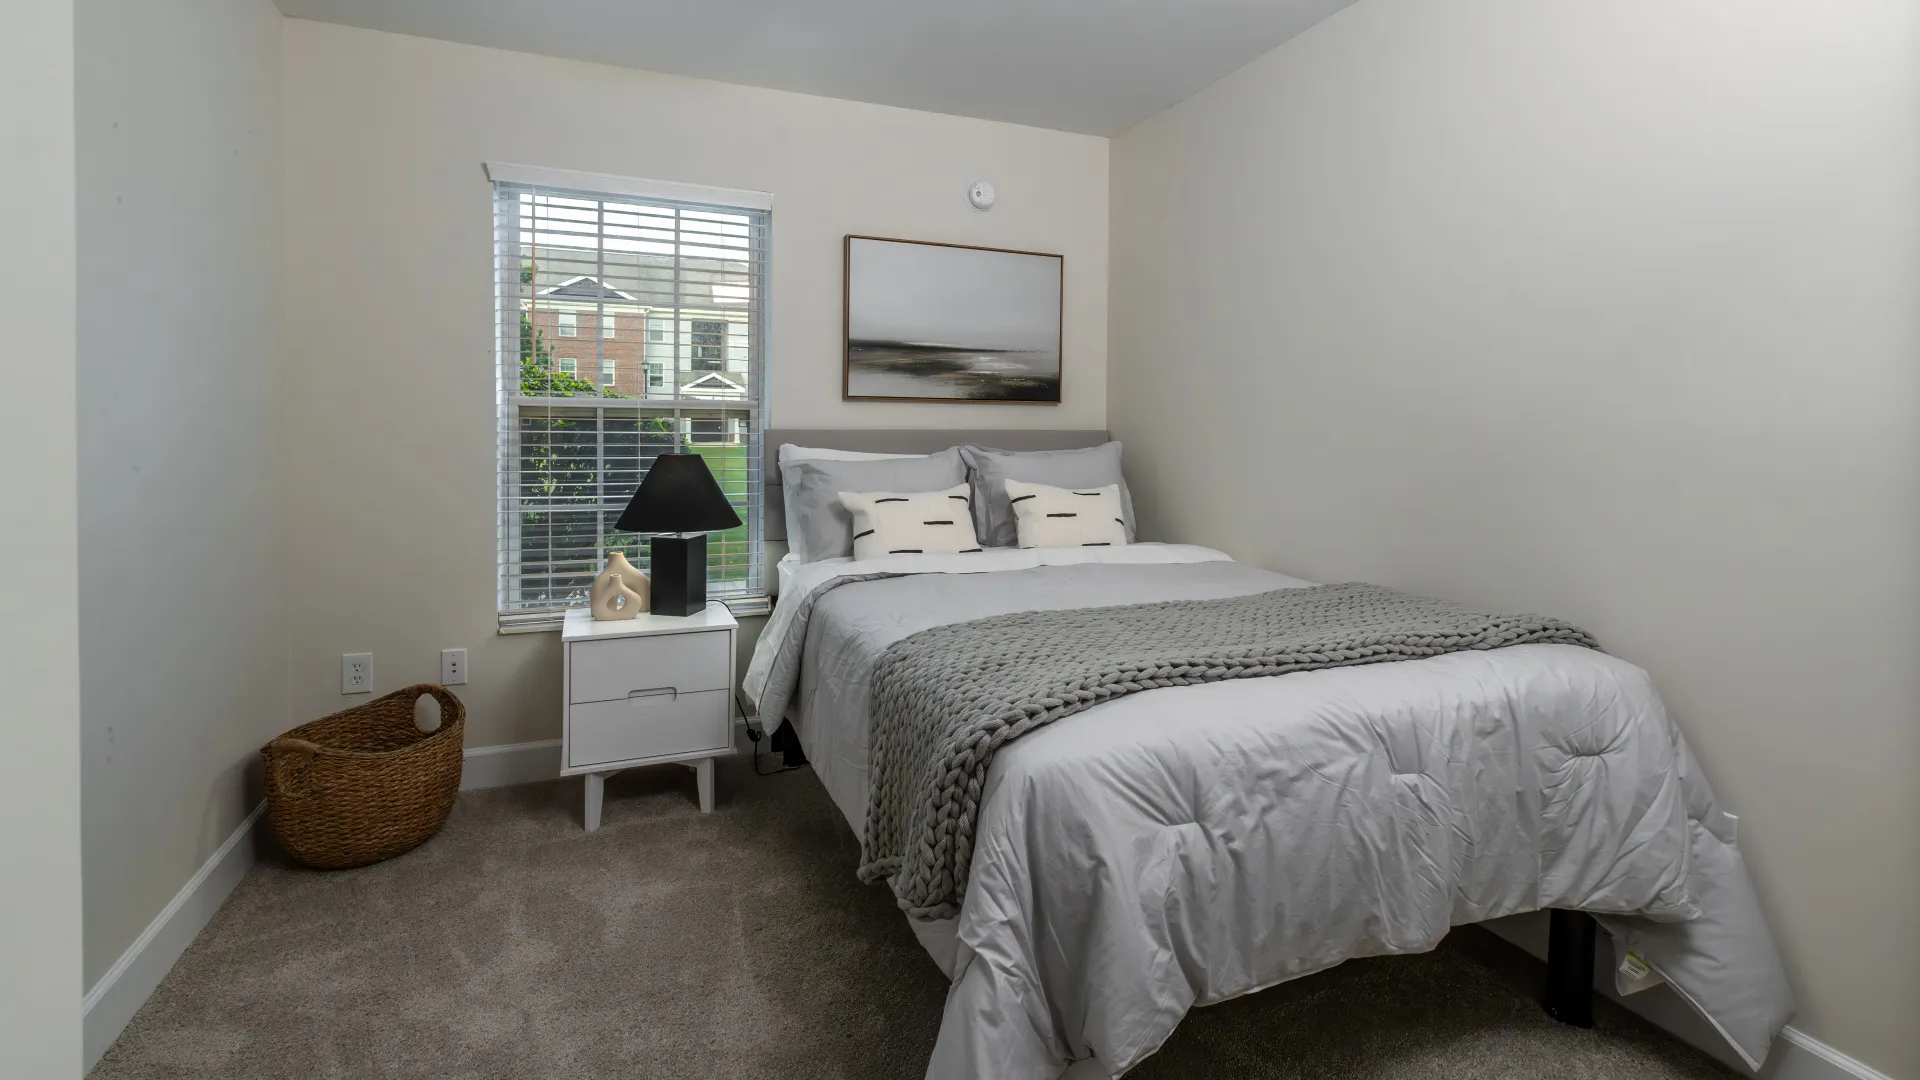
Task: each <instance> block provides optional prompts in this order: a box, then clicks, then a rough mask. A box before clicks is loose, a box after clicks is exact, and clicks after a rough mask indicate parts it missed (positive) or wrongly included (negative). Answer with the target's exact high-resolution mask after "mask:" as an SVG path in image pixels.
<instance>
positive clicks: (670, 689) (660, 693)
mask: <svg viewBox="0 0 1920 1080" xmlns="http://www.w3.org/2000/svg"><path fill="white" fill-rule="evenodd" d="M650 697H672V698H673V699H674V700H676V701H677V700H679V698H680V688H679V687H677V686H656V687H653V688H652V689H649V690H629V691H627V700H629V701H632V700H633V699H634V698H650Z"/></svg>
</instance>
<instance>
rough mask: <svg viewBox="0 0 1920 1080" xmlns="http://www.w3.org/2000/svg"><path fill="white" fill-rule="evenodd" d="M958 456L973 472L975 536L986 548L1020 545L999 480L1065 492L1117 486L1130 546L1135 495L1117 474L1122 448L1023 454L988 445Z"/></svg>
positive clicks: (1106, 446) (1108, 445) (1109, 446)
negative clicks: (1019, 482) (1110, 485)
mask: <svg viewBox="0 0 1920 1080" xmlns="http://www.w3.org/2000/svg"><path fill="white" fill-rule="evenodd" d="M960 456H961V457H962V458H963V459H965V461H966V463H967V467H968V468H969V469H971V470H973V531H974V532H976V533H978V534H979V536H980V542H981V543H983V544H985V545H987V546H988V547H1012V546H1014V545H1015V544H1017V543H1018V542H1019V539H1020V538H1019V534H1018V533H1017V531H1016V530H1015V527H1014V521H1013V504H1012V503H1011V502H1009V501H1008V500H1007V486H1006V485H1005V484H1003V483H1001V481H1002V480H1019V481H1021V482H1023V483H1028V484H1049V485H1051V486H1053V487H1064V488H1094V487H1106V486H1107V485H1108V484H1119V485H1120V510H1121V516H1122V517H1124V518H1126V523H1127V542H1128V543H1132V542H1133V496H1132V495H1130V494H1128V492H1127V478H1126V477H1125V476H1123V475H1121V472H1120V444H1119V443H1117V442H1110V443H1103V444H1101V445H1099V446H1090V447H1088V448H1087V449H1085V450H1035V451H1031V452H1027V453H1022V452H1019V451H1014V450H995V449H993V448H992V447H987V446H963V447H961V448H960Z"/></svg>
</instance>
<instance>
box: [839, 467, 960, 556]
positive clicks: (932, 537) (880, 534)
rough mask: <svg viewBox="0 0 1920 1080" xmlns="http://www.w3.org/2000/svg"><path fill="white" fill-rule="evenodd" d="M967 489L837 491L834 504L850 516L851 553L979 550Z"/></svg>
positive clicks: (938, 552) (929, 552)
mask: <svg viewBox="0 0 1920 1080" xmlns="http://www.w3.org/2000/svg"><path fill="white" fill-rule="evenodd" d="M968 490H969V489H968V487H967V485H965V484H961V485H959V486H958V487H950V488H947V489H946V490H944V491H910V492H896V491H843V492H841V493H840V505H841V506H844V507H846V508H847V513H849V514H851V515H853V557H854V558H856V559H872V558H877V557H879V556H881V555H935V554H939V555H951V554H954V553H956V552H967V551H979V550H980V541H979V539H978V538H977V537H976V536H975V535H974V532H973V514H972V513H971V507H970V505H969V502H968V498H967V492H968Z"/></svg>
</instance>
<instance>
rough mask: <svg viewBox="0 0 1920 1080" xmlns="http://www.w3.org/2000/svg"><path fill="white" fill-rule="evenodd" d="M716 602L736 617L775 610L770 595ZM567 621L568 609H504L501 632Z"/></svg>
mask: <svg viewBox="0 0 1920 1080" xmlns="http://www.w3.org/2000/svg"><path fill="white" fill-rule="evenodd" d="M712 599H713V600H714V601H715V602H718V603H725V604H726V605H727V610H728V611H731V612H733V615H734V618H736V619H738V618H745V617H747V616H752V615H765V614H768V613H769V612H771V611H772V610H773V598H772V597H770V596H732V597H727V598H725V599H724V600H722V599H721V598H719V597H714V598H712ZM566 621H567V609H565V608H556V609H554V610H552V611H503V612H500V633H502V634H547V633H557V632H559V630H560V628H561V626H563V625H564V624H565V623H566Z"/></svg>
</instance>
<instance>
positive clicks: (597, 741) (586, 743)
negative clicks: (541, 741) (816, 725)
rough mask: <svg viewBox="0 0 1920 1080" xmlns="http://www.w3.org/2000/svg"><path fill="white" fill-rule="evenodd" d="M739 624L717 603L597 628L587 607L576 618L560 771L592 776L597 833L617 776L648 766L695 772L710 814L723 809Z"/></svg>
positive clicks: (565, 645) (590, 811) (571, 627)
mask: <svg viewBox="0 0 1920 1080" xmlns="http://www.w3.org/2000/svg"><path fill="white" fill-rule="evenodd" d="M739 625H740V624H738V623H736V622H734V621H733V616H732V615H731V614H730V613H729V612H728V611H727V609H726V608H725V607H724V606H722V605H720V604H717V603H709V604H708V605H707V609H706V610H705V611H703V612H701V613H700V614H698V615H688V616H686V617H685V618H674V617H671V616H667V615H652V614H646V615H641V616H640V617H639V618H636V619H629V620H626V621H622V622H594V621H593V615H592V613H591V612H589V611H588V610H587V609H585V608H574V609H572V610H569V611H568V612H567V622H566V628H565V629H564V630H563V631H562V632H561V634H560V651H561V654H562V656H563V657H564V663H565V669H564V678H563V679H562V683H561V685H562V695H561V697H562V706H561V707H562V713H563V716H564V718H565V719H564V725H565V726H564V728H563V730H562V734H561V745H560V775H562V776H582V775H584V776H585V777H586V778H587V813H586V819H587V831H588V832H592V831H593V830H595V829H598V828H599V827H600V802H601V799H602V797H603V792H604V791H605V787H606V780H607V777H609V776H612V775H613V774H614V773H617V772H619V771H620V770H621V769H631V768H633V767H635V766H638V765H659V764H662V763H665V762H672V761H679V762H684V763H686V764H688V765H690V766H692V767H693V769H694V772H695V773H696V774H697V775H698V778H699V779H698V783H699V788H700V811H701V813H710V812H711V811H712V810H713V759H714V758H717V757H723V756H725V755H727V754H731V753H733V644H734V643H733V636H734V634H735V632H737V631H738V629H739Z"/></svg>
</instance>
